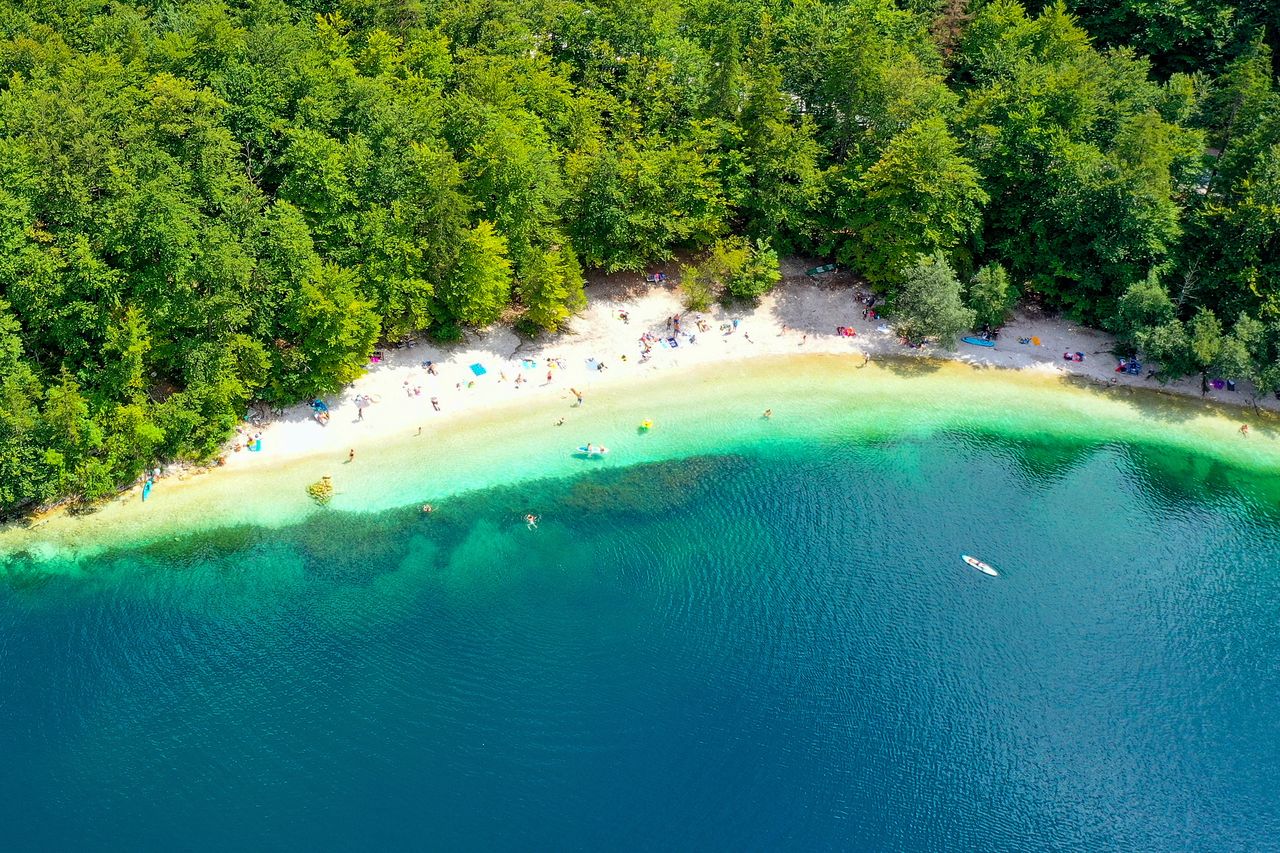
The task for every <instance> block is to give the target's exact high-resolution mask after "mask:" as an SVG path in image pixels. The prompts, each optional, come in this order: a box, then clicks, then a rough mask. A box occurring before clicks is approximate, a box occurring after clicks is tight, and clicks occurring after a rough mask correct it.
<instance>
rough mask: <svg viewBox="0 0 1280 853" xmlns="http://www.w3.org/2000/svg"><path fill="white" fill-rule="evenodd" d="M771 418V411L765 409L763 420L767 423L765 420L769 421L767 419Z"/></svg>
mask: <svg viewBox="0 0 1280 853" xmlns="http://www.w3.org/2000/svg"><path fill="white" fill-rule="evenodd" d="M771 417H773V409H765V410H764V419H765V420H766V421H767V420H769V418H771Z"/></svg>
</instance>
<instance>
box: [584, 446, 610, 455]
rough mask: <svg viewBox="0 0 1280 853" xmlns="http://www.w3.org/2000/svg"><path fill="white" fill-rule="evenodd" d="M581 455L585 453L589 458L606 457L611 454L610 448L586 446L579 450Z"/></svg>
mask: <svg viewBox="0 0 1280 853" xmlns="http://www.w3.org/2000/svg"><path fill="white" fill-rule="evenodd" d="M578 452H579V453H585V454H586V455H587V456H604V455H605V454H606V453H608V452H609V448H607V447H605V446H604V445H602V444H584V445H582V446H581V447H579V448H578Z"/></svg>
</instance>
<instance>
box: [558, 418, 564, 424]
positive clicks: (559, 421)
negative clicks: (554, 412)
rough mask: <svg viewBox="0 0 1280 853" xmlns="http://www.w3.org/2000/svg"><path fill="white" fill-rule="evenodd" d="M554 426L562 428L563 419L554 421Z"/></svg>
mask: <svg viewBox="0 0 1280 853" xmlns="http://www.w3.org/2000/svg"><path fill="white" fill-rule="evenodd" d="M556 426H564V418H561V419H560V420H558V421H556Z"/></svg>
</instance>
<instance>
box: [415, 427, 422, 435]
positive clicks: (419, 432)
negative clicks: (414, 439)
mask: <svg viewBox="0 0 1280 853" xmlns="http://www.w3.org/2000/svg"><path fill="white" fill-rule="evenodd" d="M414 435H422V427H418V431H417V432H416V433H414Z"/></svg>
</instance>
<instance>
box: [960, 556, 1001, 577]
mask: <svg viewBox="0 0 1280 853" xmlns="http://www.w3.org/2000/svg"><path fill="white" fill-rule="evenodd" d="M960 559H962V560H964V561H965V562H966V563H968V564H969V565H971V566H973V567H974V568H975V569H977V570H978V571H980V572H982V573H983V574H984V575H991V577H993V578H998V577H1000V573H999V572H997V571H996V570H995V569H993V568H991V566H990V565H988V564H987V563H984V562H982V561H981V560H979V559H978V558H977V557H970V556H969V555H968V554H961V555H960Z"/></svg>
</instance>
